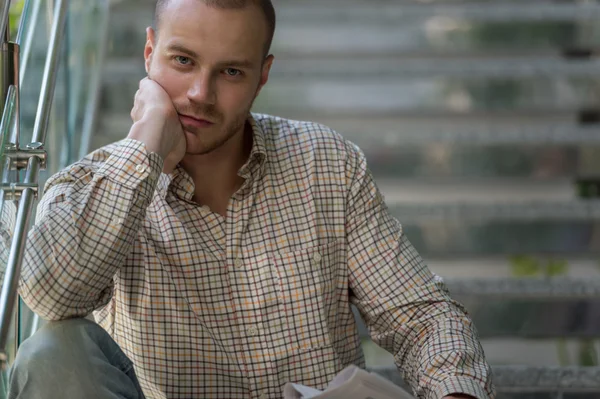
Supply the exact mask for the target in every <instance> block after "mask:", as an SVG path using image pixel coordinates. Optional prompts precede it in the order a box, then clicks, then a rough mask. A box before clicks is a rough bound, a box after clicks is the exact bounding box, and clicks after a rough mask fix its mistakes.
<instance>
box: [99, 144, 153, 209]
mask: <svg viewBox="0 0 600 399" xmlns="http://www.w3.org/2000/svg"><path fill="white" fill-rule="evenodd" d="M162 168H163V159H162V158H161V156H160V155H158V154H156V153H154V152H153V153H148V152H147V150H146V145H145V144H144V143H142V142H141V141H138V140H134V139H125V140H122V141H120V142H119V143H118V145H117V147H116V148H115V150H114V152H113V153H112V154H111V155H110V157H109V158H108V159H107V160H106V161H105V162H104V163H103V165H102V167H101V168H100V169H99V170H98V173H97V174H98V175H101V176H104V177H106V178H107V179H109V180H111V181H113V182H115V183H117V184H121V185H123V186H125V187H129V188H131V189H134V190H138V191H139V192H140V194H142V195H143V196H144V197H146V198H151V197H152V194H153V192H154V189H155V187H156V184H157V182H158V178H159V177H160V174H161V173H162ZM143 183H147V184H143Z"/></svg>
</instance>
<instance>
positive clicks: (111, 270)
mask: <svg viewBox="0 0 600 399" xmlns="http://www.w3.org/2000/svg"><path fill="white" fill-rule="evenodd" d="M121 161H122V162H121ZM151 162H154V163H155V164H156V165H153V166H151V165H149V164H147V165H145V168H146V169H147V170H148V172H147V173H146V171H145V172H144V173H146V174H145V175H144V173H140V176H138V177H137V180H136V177H135V175H133V176H132V175H130V174H128V173H126V174H125V176H126V178H125V179H123V175H122V173H121V172H123V170H129V169H133V170H134V171H135V162H133V163H128V161H127V160H126V159H119V157H115V158H113V159H112V160H111V161H110V162H107V167H106V168H105V170H102V168H100V170H99V171H97V172H96V173H93V174H92V173H87V174H84V175H83V176H80V177H78V178H77V179H74V180H73V181H69V178H68V177H66V178H64V179H62V180H60V179H59V180H58V182H57V183H55V184H54V186H52V187H51V188H50V190H49V191H48V193H47V195H48V196H49V197H50V198H49V199H47V200H46V201H42V204H41V205H40V206H42V211H41V213H40V216H39V217H38V220H37V223H36V225H35V226H34V228H33V229H32V231H31V232H30V234H29V237H28V243H27V247H26V251H25V257H24V262H23V269H22V273H21V285H20V290H21V295H22V297H23V299H24V301H25V302H26V303H27V304H28V305H29V306H30V307H31V308H32V310H34V311H35V312H36V313H38V314H40V315H41V316H42V317H44V318H46V319H49V320H60V319H65V318H70V317H81V316H86V315H87V314H89V313H91V312H92V311H93V310H94V309H96V308H98V307H100V306H103V305H104V304H106V303H107V302H108V301H109V300H110V298H111V296H112V282H113V277H114V275H115V274H116V273H117V271H118V269H119V268H120V267H121V265H123V263H124V262H125V259H126V257H127V255H128V253H129V252H130V250H131V247H132V245H133V243H134V241H135V239H136V236H137V232H138V231H139V230H140V228H141V224H142V222H143V219H144V217H145V212H146V208H147V206H148V204H149V203H150V201H151V199H152V193H153V191H154V187H155V186H156V176H150V174H151V172H150V171H152V170H153V169H156V168H158V167H159V165H158V162H156V160H154V161H152V160H151ZM138 169H139V170H142V168H138ZM113 172H115V173H116V174H115V173H113ZM134 173H136V172H134ZM137 173H139V172H137ZM152 173H154V172H152Z"/></svg>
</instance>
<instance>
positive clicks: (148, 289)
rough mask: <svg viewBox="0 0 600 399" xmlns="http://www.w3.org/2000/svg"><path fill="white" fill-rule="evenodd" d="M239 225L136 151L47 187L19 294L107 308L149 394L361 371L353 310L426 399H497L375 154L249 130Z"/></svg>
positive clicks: (86, 165)
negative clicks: (379, 178)
mask: <svg viewBox="0 0 600 399" xmlns="http://www.w3.org/2000/svg"><path fill="white" fill-rule="evenodd" d="M249 122H250V123H251V125H252V128H253V132H254V144H253V149H252V151H251V154H250V157H249V159H248V161H247V163H246V164H245V165H244V166H243V167H242V168H241V169H240V171H239V175H240V176H241V177H243V178H244V179H245V182H244V184H243V185H242V187H241V188H240V190H239V191H237V192H236V193H235V194H234V195H233V197H232V198H231V200H230V202H229V205H228V208H227V217H226V218H225V217H222V216H220V215H218V214H215V213H212V212H211V210H210V209H208V208H206V207H203V206H199V205H198V204H196V203H194V202H193V201H192V196H193V194H194V182H193V181H192V179H191V178H190V177H189V176H188V175H187V174H186V173H185V171H183V170H182V169H181V168H180V167H178V168H177V169H176V170H175V172H174V173H173V174H171V175H165V174H161V170H162V160H161V159H160V157H159V156H158V155H157V154H148V153H147V152H146V150H145V147H144V145H143V144H142V143H141V142H139V141H135V140H131V139H125V140H123V141H121V142H118V143H116V144H112V145H110V146H107V147H104V148H102V149H99V150H97V151H95V152H93V153H92V154H90V155H88V156H87V157H86V158H84V159H83V160H82V161H80V162H78V163H76V164H74V165H72V166H71V167H69V168H67V169H66V170H64V171H62V172H60V173H58V174H57V175H55V176H54V177H52V178H51V179H50V180H49V181H48V183H47V186H46V194H45V196H44V197H43V199H42V201H41V203H40V206H39V208H38V215H37V223H36V225H35V227H34V228H33V230H32V231H31V233H30V235H29V241H28V246H27V250H26V255H25V256H26V257H25V262H24V265H23V271H22V280H21V294H22V296H23V299H24V300H25V302H26V303H27V304H28V305H29V306H30V307H31V308H32V309H33V310H34V311H36V312H37V313H38V314H40V315H41V316H42V317H43V318H46V319H50V320H60V319H65V318H70V317H79V316H86V315H88V314H90V313H91V312H92V311H96V312H95V314H94V315H95V317H96V320H97V321H98V322H99V323H100V324H101V325H102V326H103V327H104V328H105V329H106V330H107V331H108V332H109V333H110V334H111V336H112V337H113V338H114V339H115V340H116V342H117V343H118V344H119V345H120V346H121V347H122V348H123V350H124V351H125V353H126V354H127V355H128V356H129V357H130V359H131V360H132V361H133V363H134V365H135V369H136V373H137V375H138V377H139V379H140V383H141V386H142V388H143V389H144V392H145V394H146V396H147V397H148V398H154V399H158V398H169V399H178V398H181V399H183V398H186V399H189V398H209V397H211V398H212V397H214V398H280V397H281V396H282V391H283V385H284V384H285V383H286V382H288V381H291V382H298V383H302V384H305V385H310V386H314V387H316V388H321V389H323V388H325V387H326V386H327V384H328V382H329V381H330V380H331V379H332V378H333V377H334V376H335V375H336V373H338V372H339V371H341V370H342V369H343V368H344V367H345V366H347V365H350V364H356V365H359V366H361V367H364V366H365V364H364V357H363V354H362V351H361V346H360V339H359V336H358V332H357V326H356V323H355V319H354V315H353V312H352V310H351V307H350V304H354V305H356V307H357V308H358V309H359V310H360V312H361V314H362V317H363V318H364V319H365V322H366V324H367V325H368V327H369V330H370V333H371V337H372V338H373V340H374V341H375V342H376V343H377V344H379V345H380V346H382V347H383V348H385V349H387V350H388V351H389V352H391V353H392V354H393V355H394V357H395V360H396V364H397V365H398V367H399V368H400V369H401V371H402V374H403V376H404V378H405V380H406V381H407V382H408V383H410V385H411V386H412V387H413V389H414V390H415V393H416V394H417V395H418V396H419V397H421V398H428V399H429V398H430V399H440V398H442V397H443V396H445V395H447V394H450V393H455V392H463V393H467V394H470V395H473V396H475V397H477V398H480V399H483V398H488V397H493V396H494V393H493V391H494V389H493V386H492V382H491V373H490V369H489V367H488V365H487V364H486V362H485V360H484V355H483V351H482V349H481V346H480V344H479V342H478V339H477V336H476V333H475V330H474V327H473V325H472V322H471V320H470V319H469V318H468V317H467V315H466V314H465V311H464V309H463V308H462V307H461V306H460V305H459V304H457V303H456V302H454V301H453V300H451V299H450V297H449V296H448V293H447V290H446V288H445V286H444V284H443V282H442V281H441V280H440V279H439V278H438V277H436V276H435V275H433V274H432V273H431V272H430V271H429V270H428V269H427V267H426V266H425V265H424V263H423V261H422V260H421V258H420V257H419V255H418V254H417V252H416V251H415V249H414V248H413V247H412V245H411V244H410V243H409V241H408V240H407V238H406V237H405V236H404V234H403V232H402V227H401V225H400V223H399V222H398V221H397V220H396V219H394V218H393V217H392V216H391V215H390V214H389V212H388V209H387V207H386V205H385V203H384V201H383V198H382V196H381V194H380V193H379V190H378V189H377V187H376V185H375V183H374V181H373V177H372V176H371V174H370V172H369V171H368V169H367V166H366V161H365V157H364V155H363V154H362V153H361V152H360V150H359V149H358V148H357V147H356V146H354V145H353V144H351V143H349V142H348V141H345V140H344V139H343V138H342V137H341V136H340V135H338V134H337V133H335V132H332V131H331V130H330V129H328V128H326V127H324V126H321V125H318V124H314V123H307V122H297V121H290V120H285V119H281V118H276V117H272V116H266V115H258V114H252V115H251V117H250V118H249Z"/></svg>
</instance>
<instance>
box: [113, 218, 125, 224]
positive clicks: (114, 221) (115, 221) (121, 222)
mask: <svg viewBox="0 0 600 399" xmlns="http://www.w3.org/2000/svg"><path fill="white" fill-rule="evenodd" d="M112 222H113V224H123V219H119V218H114V219H113V220H112Z"/></svg>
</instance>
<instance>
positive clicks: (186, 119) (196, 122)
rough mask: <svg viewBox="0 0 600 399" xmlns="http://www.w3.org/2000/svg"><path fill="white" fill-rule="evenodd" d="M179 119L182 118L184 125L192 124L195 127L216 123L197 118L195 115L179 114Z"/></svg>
mask: <svg viewBox="0 0 600 399" xmlns="http://www.w3.org/2000/svg"><path fill="white" fill-rule="evenodd" d="M179 119H180V120H181V123H182V124H183V125H191V126H195V127H209V126H212V125H213V124H214V123H213V122H211V121H209V120H206V119H201V118H196V117H194V116H189V115H183V114H179Z"/></svg>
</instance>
